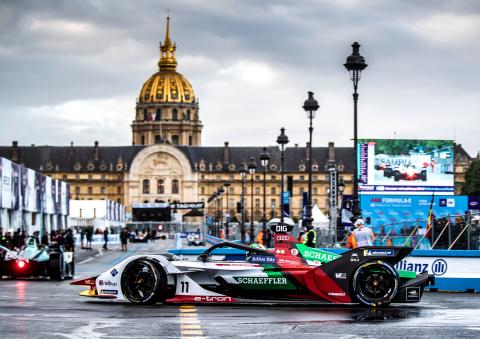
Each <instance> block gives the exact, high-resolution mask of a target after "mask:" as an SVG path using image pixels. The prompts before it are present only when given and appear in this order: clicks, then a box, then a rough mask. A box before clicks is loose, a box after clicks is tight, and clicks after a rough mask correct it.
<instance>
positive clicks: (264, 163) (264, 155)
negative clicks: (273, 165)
mask: <svg viewBox="0 0 480 339" xmlns="http://www.w3.org/2000/svg"><path fill="white" fill-rule="evenodd" d="M269 160H270V154H268V152H267V148H266V147H264V148H263V152H262V153H261V154H260V163H261V164H262V167H263V218H262V222H263V226H262V232H263V239H262V242H263V245H264V246H266V242H267V166H268V161H269Z"/></svg>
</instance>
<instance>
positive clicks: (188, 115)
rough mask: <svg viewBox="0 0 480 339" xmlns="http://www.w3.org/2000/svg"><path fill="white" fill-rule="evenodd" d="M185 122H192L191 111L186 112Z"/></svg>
mask: <svg viewBox="0 0 480 339" xmlns="http://www.w3.org/2000/svg"><path fill="white" fill-rule="evenodd" d="M185 120H187V121H190V110H189V109H187V111H186V112H185Z"/></svg>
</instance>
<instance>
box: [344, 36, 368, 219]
mask: <svg viewBox="0 0 480 339" xmlns="http://www.w3.org/2000/svg"><path fill="white" fill-rule="evenodd" d="M343 66H345V68H346V69H347V71H348V72H349V73H350V80H352V82H353V150H354V161H353V164H354V165H353V194H352V204H353V206H352V213H353V219H354V221H355V220H357V219H359V218H360V214H361V209H360V201H359V199H358V173H357V171H358V169H357V158H358V155H357V102H358V93H357V88H358V82H359V81H360V78H361V74H362V71H363V70H364V69H365V68H366V67H367V64H366V63H365V58H364V57H363V56H361V55H360V44H359V43H358V42H354V43H353V44H352V54H351V55H349V56H348V57H347V62H346V63H345V64H343Z"/></svg>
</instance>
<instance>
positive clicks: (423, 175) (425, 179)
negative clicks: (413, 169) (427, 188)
mask: <svg viewBox="0 0 480 339" xmlns="http://www.w3.org/2000/svg"><path fill="white" fill-rule="evenodd" d="M421 178H422V181H427V171H422V174H421Z"/></svg>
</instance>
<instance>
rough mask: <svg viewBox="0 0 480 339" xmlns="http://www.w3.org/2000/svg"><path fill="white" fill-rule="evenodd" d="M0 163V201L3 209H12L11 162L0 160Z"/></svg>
mask: <svg viewBox="0 0 480 339" xmlns="http://www.w3.org/2000/svg"><path fill="white" fill-rule="evenodd" d="M0 160H1V163H2V178H1V179H2V201H1V205H2V207H3V208H8V209H10V208H12V162H11V161H10V160H8V159H5V158H0Z"/></svg>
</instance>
